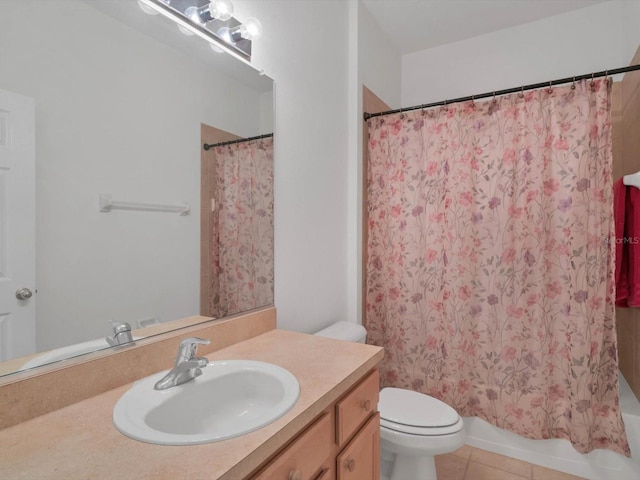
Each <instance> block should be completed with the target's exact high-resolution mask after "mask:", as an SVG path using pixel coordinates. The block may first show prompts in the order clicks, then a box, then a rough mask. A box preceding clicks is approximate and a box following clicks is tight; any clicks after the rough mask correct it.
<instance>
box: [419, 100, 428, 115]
mask: <svg viewBox="0 0 640 480" xmlns="http://www.w3.org/2000/svg"><path fill="white" fill-rule="evenodd" d="M426 114H427V112H425V111H424V103H423V104H422V106H421V107H420V115H422V116H423V117H424V116H425V115H426Z"/></svg>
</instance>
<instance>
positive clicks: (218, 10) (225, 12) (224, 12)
mask: <svg viewBox="0 0 640 480" xmlns="http://www.w3.org/2000/svg"><path fill="white" fill-rule="evenodd" d="M209 14H210V15H211V18H213V19H215V20H220V21H223V22H226V21H227V20H229V19H230V18H231V17H232V16H233V4H232V3H231V2H230V1H229V0H213V1H212V2H211V3H210V4H209Z"/></svg>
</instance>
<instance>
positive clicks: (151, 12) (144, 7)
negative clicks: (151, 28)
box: [138, 0, 158, 15]
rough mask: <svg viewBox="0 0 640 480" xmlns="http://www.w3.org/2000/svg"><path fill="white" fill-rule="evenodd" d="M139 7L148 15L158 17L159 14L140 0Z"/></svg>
mask: <svg viewBox="0 0 640 480" xmlns="http://www.w3.org/2000/svg"><path fill="white" fill-rule="evenodd" d="M138 6H139V7H140V10H142V11H143V12H144V13H146V14H147V15H157V14H158V12H156V11H155V10H154V9H153V8H151V7H150V6H149V5H147V4H146V3H142V2H141V1H140V0H138Z"/></svg>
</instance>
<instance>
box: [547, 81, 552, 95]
mask: <svg viewBox="0 0 640 480" xmlns="http://www.w3.org/2000/svg"><path fill="white" fill-rule="evenodd" d="M547 93H549V94H551V93H553V88H551V82H549V88H547Z"/></svg>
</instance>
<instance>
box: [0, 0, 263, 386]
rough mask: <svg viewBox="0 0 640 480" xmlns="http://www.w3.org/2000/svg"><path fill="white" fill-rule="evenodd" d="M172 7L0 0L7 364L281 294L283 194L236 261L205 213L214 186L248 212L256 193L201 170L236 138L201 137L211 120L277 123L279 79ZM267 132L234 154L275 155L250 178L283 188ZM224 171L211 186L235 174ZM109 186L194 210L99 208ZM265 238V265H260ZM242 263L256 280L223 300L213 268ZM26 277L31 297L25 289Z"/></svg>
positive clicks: (239, 273)
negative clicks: (277, 214)
mask: <svg viewBox="0 0 640 480" xmlns="http://www.w3.org/2000/svg"><path fill="white" fill-rule="evenodd" d="M162 20H163V19H160V18H157V17H153V16H149V15H146V14H145V13H143V12H142V11H141V10H140V9H139V7H138V4H137V2H136V1H134V0H131V1H118V2H115V1H112V0H3V1H1V2H0V58H2V61H1V62H0V202H1V204H0V232H2V235H0V242H1V245H0V253H1V254H0V360H2V362H0V374H6V373H10V372H12V371H16V370H19V369H21V368H24V365H25V363H26V362H28V361H29V362H32V363H30V364H29V365H34V364H38V363H39V362H48V361H54V360H57V359H59V358H65V357H68V356H75V355H78V354H82V353H85V352H88V351H94V350H96V349H102V348H109V345H108V343H107V340H106V338H107V337H109V336H113V335H114V326H115V325H118V324H121V323H124V322H126V323H129V324H130V325H131V327H132V329H133V332H132V333H133V338H134V340H137V339H139V338H142V337H146V336H148V335H150V334H156V333H159V332H162V331H167V330H171V329H174V328H179V327H182V326H185V325H188V324H192V323H194V322H199V321H204V320H207V318H205V317H212V316H213V317H220V316H223V315H226V314H230V313H236V310H237V311H240V310H245V309H252V308H256V307H259V306H264V305H268V304H272V303H273V264H272V250H273V231H272V216H271V213H270V212H271V211H272V210H269V205H270V208H271V209H272V198H271V200H269V197H268V196H267V197H265V198H266V207H265V206H261V207H260V208H266V210H265V212H267V213H265V214H264V215H262V213H261V211H258V210H256V213H255V215H254V216H255V217H257V219H259V220H260V222H257V223H256V225H255V228H254V229H255V230H256V231H257V233H259V235H257V237H256V236H255V235H254V237H252V239H251V240H243V242H244V243H243V244H242V245H243V248H238V249H237V250H238V252H241V254H242V255H243V258H242V259H241V260H238V264H237V265H238V266H237V268H236V267H234V265H236V264H235V262H236V259H234V257H233V254H236V253H238V252H233V249H232V248H227V247H226V246H217V247H216V246H215V244H214V241H217V238H219V237H220V235H221V233H220V232H219V231H218V230H217V229H221V228H222V226H219V225H216V224H214V223H213V222H211V221H208V223H206V228H207V230H206V232H205V231H204V228H205V222H204V220H202V222H203V223H202V226H201V217H202V219H204V214H203V212H205V211H208V212H209V213H211V205H212V201H211V200H212V199H214V200H215V201H214V202H213V203H217V204H218V207H219V208H218V211H217V212H214V213H216V214H217V215H218V216H222V215H223V212H226V213H225V215H228V217H229V218H233V217H234V216H238V215H240V214H238V213H235V212H233V211H232V209H231V206H239V207H241V208H242V212H241V215H243V216H244V215H247V212H248V211H250V210H251V209H253V208H256V207H257V206H258V202H257V200H247V201H245V200H242V201H241V199H240V195H241V193H242V192H237V193H236V194H235V195H237V196H238V197H237V199H236V200H237V201H232V202H230V203H229V202H226V203H225V201H223V197H215V196H210V197H207V198H205V193H206V194H207V195H208V194H210V193H211V192H208V191H204V190H203V191H202V192H201V182H202V185H204V179H202V178H201V174H200V172H201V168H202V169H203V170H204V169H205V168H209V167H205V165H204V164H203V165H202V166H201V162H205V161H208V162H210V163H213V164H214V165H215V164H216V162H217V160H216V158H215V157H216V156H217V155H218V153H217V150H218V149H220V150H221V151H224V150H225V149H228V148H229V146H219V147H214V148H213V149H212V150H211V151H205V150H204V149H203V148H202V145H203V143H205V142H209V143H217V141H215V139H214V141H211V140H210V139H209V137H207V136H206V135H205V134H204V128H205V126H212V127H214V128H216V129H219V130H221V131H224V132H228V134H230V135H233V137H234V138H237V137H240V138H248V137H254V136H258V135H262V134H265V133H270V132H272V131H273V127H272V104H273V93H272V87H273V85H272V84H273V82H272V81H271V80H270V79H269V78H267V77H265V76H261V75H259V74H258V72H256V71H255V70H254V69H253V68H252V67H250V66H249V65H247V64H245V63H243V62H241V61H239V60H237V59H235V58H232V57H231V56H229V55H225V54H215V53H214V52H212V50H211V49H210V48H209V47H208V45H207V44H206V42H202V40H199V39H196V38H193V37H186V36H184V35H182V34H181V33H180V32H179V31H178V30H177V29H176V28H175V25H171V24H170V22H166V21H162ZM260 142H263V144H262V146H261V147H260V148H258V149H257V150H256V151H255V153H248V152H247V151H245V150H242V149H239V150H240V151H242V152H243V154H244V153H247V154H248V156H249V157H250V158H251V161H252V162H254V163H255V165H254V166H253V167H248V166H246V165H244V164H242V163H236V167H235V168H240V169H244V168H254V169H260V168H263V169H265V170H266V173H265V176H264V178H263V177H249V178H250V179H249V180H246V181H245V180H241V182H240V185H243V184H244V185H246V184H247V183H246V182H249V184H252V183H253V184H255V183H259V184H260V185H262V187H261V188H263V190H259V191H252V192H250V193H251V194H252V195H257V196H259V195H262V194H265V193H268V192H267V191H269V190H270V194H271V195H272V188H273V187H272V182H271V181H272V176H273V171H272V168H273V165H272V160H273V150H272V146H271V144H269V145H267V143H270V142H271V140H270V139H262V140H260ZM244 143H246V145H247V146H249V144H250V143H251V142H244ZM241 144H243V143H238V145H241ZM238 155H240V153H237V154H236V153H234V154H233V155H232V156H233V157H234V158H235V157H238ZM258 157H260V158H262V157H264V158H263V159H264V161H265V164H258ZM266 162H268V163H269V165H268V166H265V165H266ZM220 165H226V163H225V162H223V161H222V160H220ZM252 165H253V164H252ZM216 168H217V167H216ZM225 168H226V167H225ZM229 168H231V167H229ZM269 169H271V170H269ZM269 172H270V173H269ZM234 175H235V174H232V175H231V176H230V177H231V179H232V180H234V181H235V179H236V177H235V176H234ZM243 175H244V174H243ZM237 178H240V177H237ZM244 178H245V177H243V179H244ZM257 178H258V179H259V180H258V182H256V181H255V180H256V179H257ZM267 183H268V186H267ZM34 184H35V191H33V190H34V189H33V187H32V186H33V185H34ZM215 185H216V187H215V191H214V192H213V193H215V194H216V195H218V194H219V193H220V192H218V190H219V191H224V190H225V189H227V186H226V185H225V184H224V183H223V180H220V179H216V180H215ZM203 188H204V187H203ZM244 193H245V194H247V195H248V194H249V193H247V192H244ZM101 195H102V196H104V195H108V196H110V197H111V199H112V200H113V201H114V202H127V203H128V202H132V203H139V204H144V205H146V206H149V205H151V206H158V205H160V206H178V205H184V204H186V205H188V206H189V207H190V212H189V214H188V215H180V214H178V213H172V212H168V211H162V209H160V210H161V211H154V209H151V210H149V209H146V208H144V209H140V210H138V209H134V210H130V209H125V210H120V209H115V208H113V209H112V210H111V211H108V212H105V211H103V212H101V211H100V208H99V198H100V196H101ZM201 197H202V198H204V199H201ZM269 201H270V202H271V203H270V204H269ZM199 207H200V208H199ZM242 218H245V217H242ZM265 219H266V220H265ZM263 220H264V221H263ZM258 223H259V225H258ZM242 226H243V227H247V228H248V222H247V221H245V220H243V221H242ZM252 228H253V227H252ZM34 230H35V234H34ZM205 233H206V235H205ZM233 235H234V234H232V233H228V234H226V233H225V234H224V236H226V237H230V238H232V237H233ZM205 238H206V239H207V240H206V242H208V243H209V248H208V250H207V253H206V257H207V258H206V259H205V258H203V257H202V256H201V254H200V250H201V249H204V247H202V245H203V244H204V243H205ZM256 238H258V239H259V240H256ZM262 240H265V241H266V243H265V244H262V243H261V241H262ZM199 245H200V247H201V248H198V247H199ZM216 249H218V251H219V256H218V257H217V260H216V257H213V254H214V253H213V252H215V251H216ZM232 252H233V254H232ZM254 254H255V255H256V258H258V263H260V265H264V267H265V270H264V271H261V272H262V273H260V274H259V275H256V276H254V277H251V278H249V277H248V276H247V273H248V272H249V271H251V272H252V275H253V273H254V271H259V269H257V267H256V266H255V265H253V264H252V263H251V261H252V260H253V259H252V258H251V255H254ZM223 257H224V261H223ZM212 258H213V260H212ZM216 262H218V263H216ZM225 262H226V263H225ZM205 267H207V268H210V269H211V270H208V271H205V270H202V271H201V269H204V268H205ZM265 272H266V273H265ZM231 273H234V274H235V278H232V280H234V281H236V280H237V279H238V278H240V279H241V280H243V282H244V288H246V287H250V286H252V285H253V287H254V291H252V292H251V295H249V294H248V293H246V291H244V290H242V292H244V293H237V294H235V295H236V298H237V299H238V300H237V301H236V300H233V302H232V301H227V303H226V305H227V306H224V308H223V307H222V306H221V298H222V294H221V290H219V291H217V293H215V292H214V291H213V290H212V287H211V282H217V283H218V284H221V283H224V281H223V280H222V279H223V277H224V278H227V277H228V276H231V277H233V275H231ZM214 277H215V280H214ZM204 279H206V280H207V282H206V283H205V281H204ZM237 283H238V282H237V281H236V284H237ZM263 285H264V286H265V288H264V289H262V290H260V289H259V288H258V287H261V286H263ZM23 288H26V289H29V290H30V291H31V292H32V295H31V297H30V298H25V299H18V298H17V297H16V292H17V291H18V290H20V289H23ZM256 289H257V290H260V292H261V293H260V294H259V295H257V294H255V290H256ZM203 292H207V295H208V297H207V298H208V299H209V300H207V302H208V303H207V307H206V308H205V302H204V300H203V298H204V297H205V295H204V293H203ZM263 293H264V294H263ZM229 295H231V297H233V295H234V294H227V293H225V296H229ZM216 296H217V297H218V299H217V301H218V304H217V306H216V307H215V308H212V305H215V302H214V300H216ZM250 298H252V299H253V302H254V303H253V304H252V303H251V302H249V299H250ZM240 299H242V301H240ZM245 300H246V301H245ZM234 302H235V303H234ZM228 305H232V308H229V307H228ZM116 348H117V347H116ZM45 353H46V355H45ZM34 358H35V359H36V360H35V361H34Z"/></svg>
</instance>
